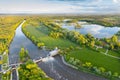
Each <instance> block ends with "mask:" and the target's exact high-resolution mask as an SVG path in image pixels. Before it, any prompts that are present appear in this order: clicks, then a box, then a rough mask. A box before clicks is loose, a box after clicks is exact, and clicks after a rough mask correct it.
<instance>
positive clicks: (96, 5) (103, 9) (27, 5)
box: [0, 0, 120, 14]
mask: <svg viewBox="0 0 120 80" xmlns="http://www.w3.org/2000/svg"><path fill="white" fill-rule="evenodd" d="M0 13H33V14H34V13H37V14H38V13H77V14H109V13H110V14H111V13H117V14H118V13H120V0H0Z"/></svg>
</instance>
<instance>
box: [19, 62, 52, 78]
mask: <svg viewBox="0 0 120 80" xmlns="http://www.w3.org/2000/svg"><path fill="white" fill-rule="evenodd" d="M18 71H19V77H20V80H52V79H50V78H48V77H46V74H45V73H44V72H43V71H42V70H41V69H40V68H38V66H37V64H35V63H33V62H32V61H30V60H29V61H27V62H26V64H22V65H21V66H20V68H19V70H18Z"/></svg>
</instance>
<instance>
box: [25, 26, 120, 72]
mask: <svg viewBox="0 0 120 80" xmlns="http://www.w3.org/2000/svg"><path fill="white" fill-rule="evenodd" d="M26 30H27V31H28V32H29V33H30V35H34V36H35V37H36V38H39V40H41V41H42V42H44V43H45V45H46V46H47V47H50V48H53V47H56V46H57V47H59V48H62V49H65V48H67V47H70V46H73V47H76V46H78V45H77V44H75V43H73V42H71V41H69V40H67V39H61V38H58V39H54V38H52V37H49V36H48V33H49V29H48V28H47V27H44V26H39V27H33V26H27V27H26ZM99 51H103V52H105V51H106V50H104V49H100V50H99ZM99 51H96V50H94V49H90V48H87V47H84V48H82V49H80V50H74V51H71V52H69V56H71V57H74V58H76V59H79V60H80V61H82V62H91V63H92V65H94V66H97V67H104V68H105V69H106V71H112V73H114V72H118V73H119V74H120V70H119V69H120V60H118V59H115V58H112V57H109V56H106V55H104V54H101V53H100V52H99ZM109 53H113V51H112V52H109Z"/></svg>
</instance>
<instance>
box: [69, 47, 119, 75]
mask: <svg viewBox="0 0 120 80" xmlns="http://www.w3.org/2000/svg"><path fill="white" fill-rule="evenodd" d="M69 54H70V55H69V56H71V57H74V58H77V59H79V60H81V61H82V62H84V63H85V62H91V63H92V65H94V66H97V67H104V68H105V69H106V71H112V72H118V73H119V74H120V70H119V69H120V60H118V59H115V58H112V57H109V56H106V55H104V54H101V53H99V52H96V51H92V50H91V49H89V48H83V49H81V50H77V51H72V52H70V53H69Z"/></svg>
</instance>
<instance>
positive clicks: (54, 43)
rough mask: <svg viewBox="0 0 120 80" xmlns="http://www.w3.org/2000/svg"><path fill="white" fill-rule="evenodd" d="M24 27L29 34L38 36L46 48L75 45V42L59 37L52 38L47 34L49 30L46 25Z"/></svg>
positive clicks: (62, 47)
mask: <svg viewBox="0 0 120 80" xmlns="http://www.w3.org/2000/svg"><path fill="white" fill-rule="evenodd" d="M26 29H27V31H28V32H29V33H30V35H33V36H35V37H36V38H38V39H39V40H40V41H41V42H44V43H45V45H46V46H47V47H48V48H55V47H59V48H61V49H64V48H66V47H69V46H73V47H75V46H77V45H76V44H74V43H72V42H70V41H69V40H66V39H61V38H58V39H54V38H52V37H50V36H48V34H47V33H49V30H48V28H47V27H43V26H40V27H33V26H27V27H26Z"/></svg>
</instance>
